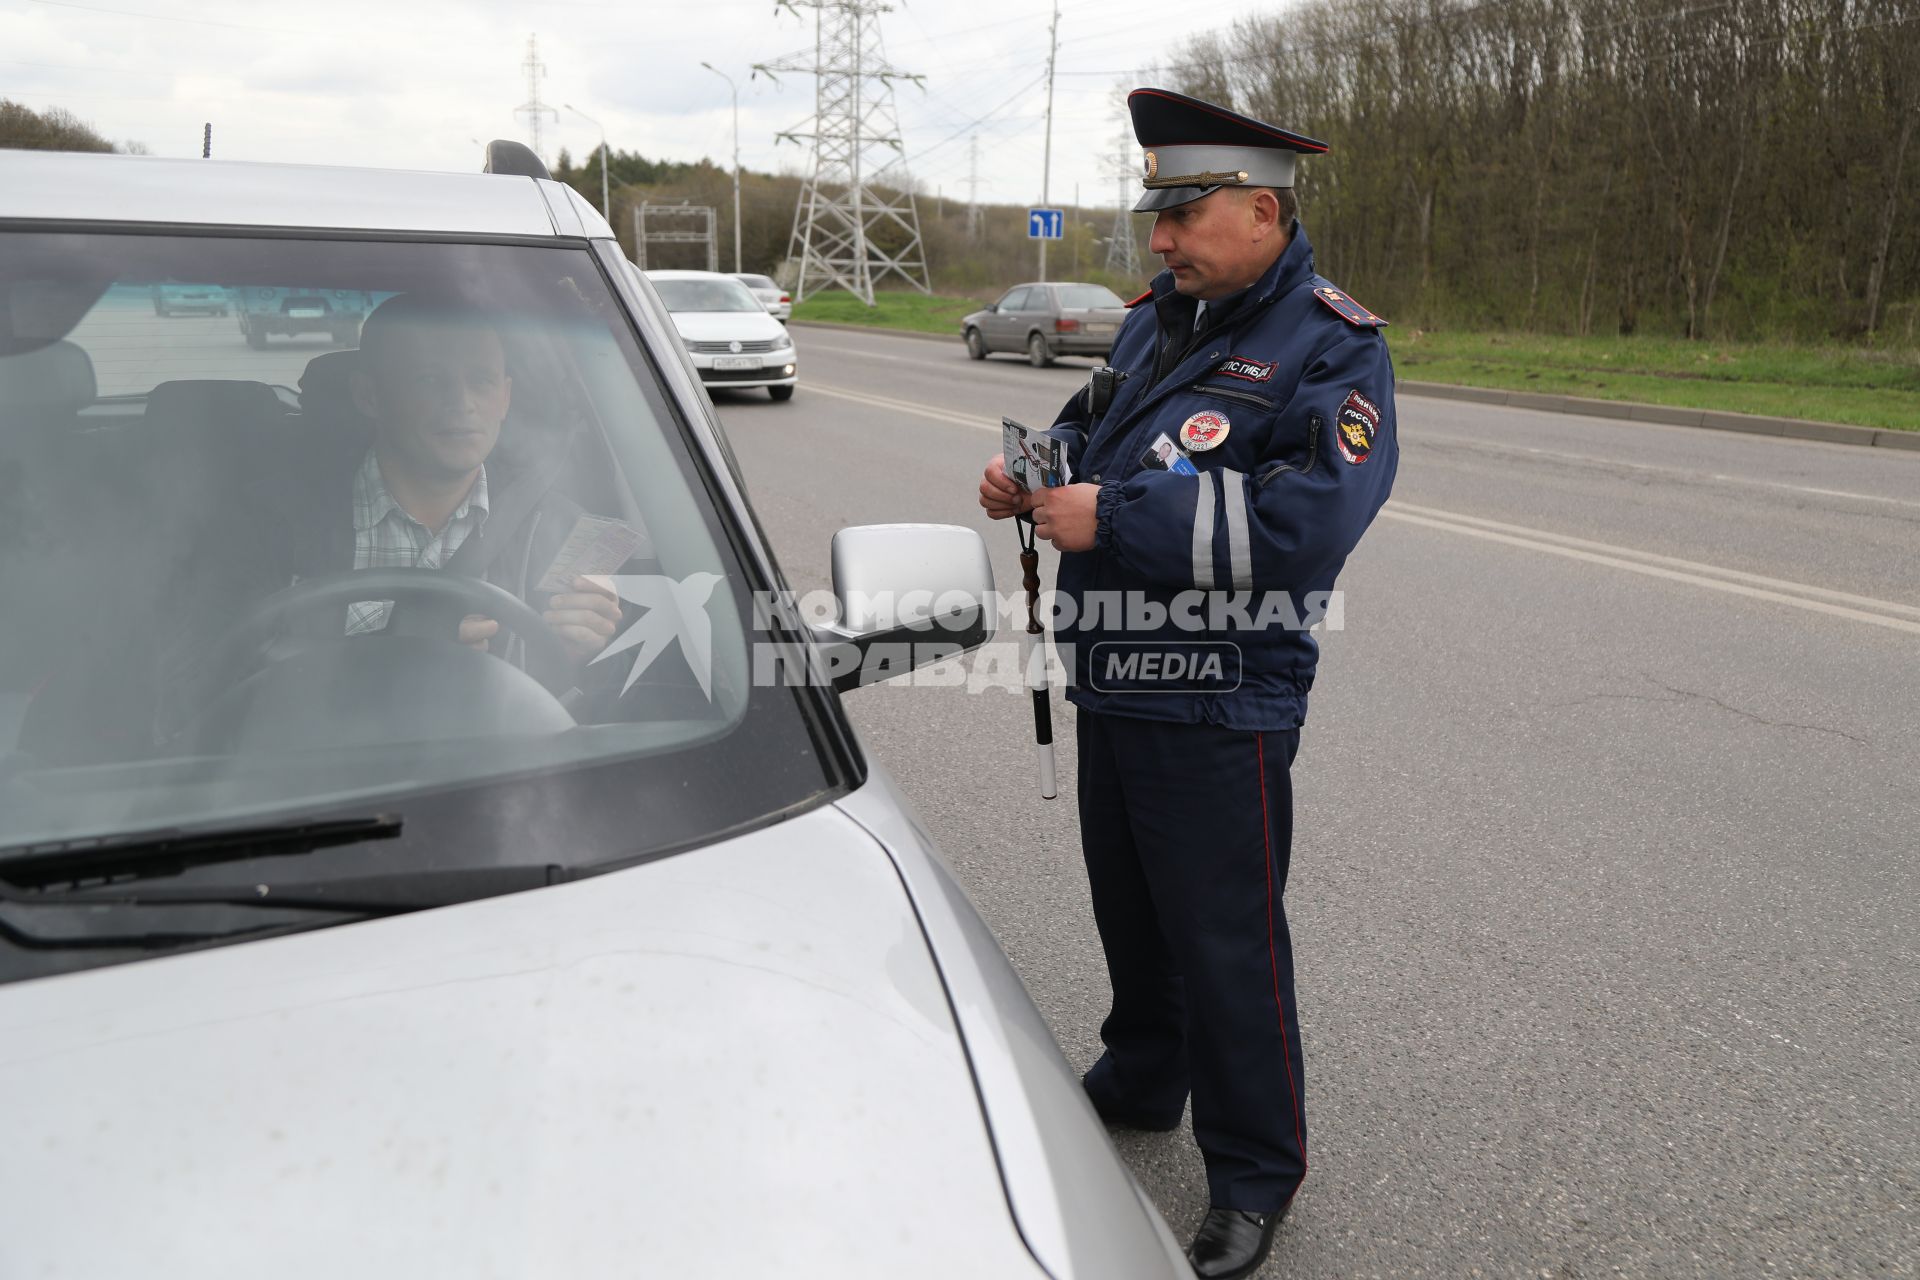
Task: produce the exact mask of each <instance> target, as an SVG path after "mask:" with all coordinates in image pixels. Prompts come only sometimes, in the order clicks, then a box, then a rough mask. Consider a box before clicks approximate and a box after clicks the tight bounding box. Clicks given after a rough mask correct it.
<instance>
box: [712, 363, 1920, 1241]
mask: <svg viewBox="0 0 1920 1280" xmlns="http://www.w3.org/2000/svg"><path fill="white" fill-rule="evenodd" d="M794 332H795V337H796V341H797V343H798V345H799V349H800V353H801V378H802V381H801V389H800V392H799V395H798V396H797V397H796V398H795V399H794V400H793V401H792V402H791V403H789V404H786V405H774V404H771V403H769V402H768V401H767V400H766V398H765V396H764V393H751V394H749V393H736V394H723V395H721V396H719V397H718V399H719V402H720V410H721V416H722V418H723V420H724V421H725V423H726V426H727V430H728V432H729V434H730V435H731V437H732V439H733V442H734V444H735V447H736V448H737V450H738V453H739V455H740V458H741V462H742V466H743V467H744V468H745V470H746V472H747V477H748V481H749V484H750V486H751V489H752V492H753V497H754V500H755V502H756V504H757V506H758V509H759V511H760V514H761V517H762V520H763V522H764V524H765V526H766V528H767V530H768V532H769V534H770V536H771V537H772V539H773V541H774V543H775V546H776V548H777V550H778V553H779V555H780V558H781V561H782V563H783V566H784V568H785V570H786V572H787V574H788V576H789V578H790V579H791V580H792V582H793V583H794V584H795V585H796V586H798V587H801V588H817V587H823V586H825V585H826V581H827V566H828V559H827V553H828V540H829V539H830V538H831V536H832V534H833V532H834V530H836V529H838V528H840V527H841V526H843V525H849V524H863V523H875V522H884V521H899V520H925V521H939V522H951V523H957V524H964V525H971V526H973V527H975V528H977V529H979V530H980V532H981V533H982V534H983V535H984V536H985V537H986V539H987V542H988V545H989V547H990V548H992V551H993V554H994V559H995V570H996V574H997V575H998V580H999V582H1000V583H1001V584H1002V585H1003V587H1005V588H1009V589H1017V585H1018V582H1019V574H1018V570H1017V566H1016V565H1015V562H1014V551H1015V540H1014V534H1013V530H1012V529H1011V528H1009V527H1008V526H1006V525H995V524H992V523H990V522H988V521H987V520H985V519H984V517H983V516H982V513H981V512H980V511H979V509H978V507H977V506H976V505H975V504H974V498H973V489H974V486H975V484H976V483H977V476H978V473H979V470H980V467H981V465H982V464H983V463H984V461H985V459H986V458H987V456H988V454H989V453H990V452H992V451H994V450H996V449H997V448H998V439H997V426H996V424H997V422H998V418H999V415H1000V414H1001V413H1010V414H1012V415H1014V416H1015V417H1018V418H1020V419H1022V420H1024V421H1027V422H1030V423H1035V424H1039V425H1044V424H1046V423H1048V422H1050V421H1051V420H1052V415H1053V413H1054V412H1055V410H1056V409H1057V408H1058V406H1059V405H1060V403H1061V402H1062V401H1064V400H1065V399H1066V397H1067V396H1068V395H1069V394H1071V393H1072V392H1073V391H1074V390H1076V389H1077V388H1078V387H1079V386H1080V385H1081V384H1082V383H1083V382H1084V380H1085V378H1086V376H1087V370H1088V369H1089V368H1090V367H1091V366H1092V364H1093V363H1094V362H1092V361H1088V360H1074V361H1063V362H1062V363H1061V364H1060V365H1058V366H1056V367H1054V368H1051V369H1044V370H1037V369H1032V368H1029V367H1027V366H1026V365H1025V364H1024V363H1019V362H1016V361H1015V360H1014V359H1012V358H996V359H992V360H989V361H988V362H986V363H985V364H984V365H983V364H974V363H971V362H969V361H968V360H967V359H966V358H965V355H964V353H963V352H962V350H961V348H960V346H959V343H958V341H957V340H956V341H955V342H954V343H953V344H951V345H938V344H934V343H928V342H921V341H914V340H909V339H901V338H893V337H885V336H879V335H865V334H857V333H848V332H841V331H831V330H820V329H808V328H796V329H795V331H794ZM1399 415H1400V430H1401V438H1402V449H1403V458H1402V465H1401V472H1400V478H1399V481H1398V486H1397V489H1396V492H1395V495H1394V499H1393V501H1392V503H1391V504H1390V505H1389V506H1388V508H1387V509H1386V511H1385V512H1384V513H1383V517H1382V518H1381V519H1380V520H1379V521H1378V522H1377V523H1376V524H1375V526H1374V528H1373V529H1372V530H1371V531H1370V532H1369V534H1368V535H1367V538H1366V540H1365V541H1364V542H1363V543H1362V545H1361V547H1360V549H1359V551H1358V553H1357V554H1356V555H1355V556H1354V557H1353V559H1352V561H1351V562H1350V564H1349V566H1348V568H1347V570H1346V572H1345V574H1344V575H1343V577H1342V579H1341V586H1342V587H1343V588H1344V589H1345V591H1346V616H1345V620H1346V627H1345V629H1344V630H1343V631H1340V632H1337V633H1334V634H1332V635H1330V636H1328V637H1327V639H1326V643H1325V653H1324V657H1323V661H1322V664H1321V668H1320V676H1319V682H1318V684H1317V685H1316V688H1315V692H1314V698H1313V707H1312V712H1311V716H1310V719H1309V723H1308V726H1307V730H1306V732H1305V734H1304V735H1303V740H1302V747H1301V754H1300V758H1299V762H1298V764H1297V765H1296V768H1295V786H1296V790H1297V796H1298V809H1297V815H1296V819H1297V825H1296V837H1295V844H1294V851H1293V866H1292V874H1291V879H1290V882H1289V885H1288V892H1287V900H1288V904H1289V909H1290V918H1291V920H1292V923H1293V929H1294V938H1295V945H1296V948H1297V962H1298V967H1299V998H1300V1006H1301V1021H1302V1027H1303V1038H1304V1040H1305V1047H1306V1058H1307V1082H1306V1088H1307V1094H1308V1118H1309V1122H1310V1127H1311V1131H1310V1135H1309V1146H1310V1160H1311V1164H1312V1172H1311V1174H1310V1175H1309V1177H1308V1179H1307V1182H1306V1186H1305V1189H1304V1190H1303V1192H1302V1194H1301V1196H1300V1198H1299V1200H1298V1201H1297V1202H1296V1203H1295V1206H1294V1211H1293V1213H1292V1215H1291V1217H1290V1218H1289V1219H1288V1221H1287V1222H1286V1224H1285V1225H1284V1227H1283V1229H1282V1231H1281V1234H1280V1237H1279V1242H1278V1244H1277V1246H1276V1250H1275V1254H1274V1257H1273V1260H1272V1261H1271V1262H1270V1263H1269V1264H1268V1266H1267V1267H1266V1269H1265V1270H1264V1271H1263V1272H1262V1273H1261V1274H1262V1275H1268V1276H1288V1277H1365V1276H1502V1277H1504V1276H1529V1277H1542V1278H1546V1277H1576V1276H1578V1277H1592V1276H1600V1275H1627V1276H1651V1277H1673V1276H1696V1275H1697V1276H1741V1277H1745V1276H1771V1275H1779V1276H1820V1275H1848V1276H1855V1275H1873V1276H1882V1275H1889V1276H1890V1275H1913V1274H1916V1266H1917V1265H1920V1225H1917V1224H1920V1212H1916V1207H1917V1206H1920V1124H1917V1123H1916V1116H1920V1104H1917V1102H1916V1097H1915V1094H1916V1079H1917V1078H1920V1068H1916V1044H1915V1040H1916V1032H1915V1026H1916V1022H1920V964H1916V940H1917V939H1920V931H1917V928H1916V926H1917V925H1920V908H1917V905H1916V904H1920V859H1916V856H1915V855H1916V847H1917V846H1920V835H1916V832H1920V722H1917V721H1920V717H1916V710H1920V454H1899V453H1892V452H1888V451H1882V450H1869V449H1862V448H1856V447H1846V446H1839V445H1824V444H1812V443H1799V442H1789V441H1780V440H1769V439H1766V438H1762V437H1745V436H1735V435H1728V434H1723V433H1717V432H1710V431H1699V430H1693V429H1687V428H1677V427H1671V428H1670V427H1658V426H1648V425H1631V424H1624V423H1620V422H1616V421H1601V420H1590V419H1583V418H1578V417H1569V416H1563V415H1549V414H1536V413H1532V412H1528V411H1522V410H1515V409H1506V408H1490V407H1478V406H1472V405H1466V404H1461V403H1456V402H1450V401H1438V400H1423V399H1417V398H1413V397H1404V398H1402V399H1401V400H1400V402H1399ZM1048 558H1049V560H1050V558H1051V557H1050V556H1049V557H1048ZM1043 572H1044V573H1045V575H1046V577H1047V580H1048V581H1051V580H1052V570H1051V567H1050V566H1043ZM1000 652H1001V656H1002V657H1004V655H1005V651H1004V650H1002V651H1000ZM996 661H997V660H996V658H995V656H994V654H993V653H991V652H990V653H987V654H985V655H983V656H981V657H980V658H979V659H978V660H977V661H976V663H975V665H974V669H973V677H972V682H973V684H974V685H975V686H976V687H975V688H973V689H969V687H967V686H964V685H962V686H957V687H956V686H948V687H926V686H914V685H909V684H906V683H904V682H895V683H894V684H890V685H884V686H879V687H875V688H871V689H866V690H861V691H859V692H857V693H855V694H852V695H850V697H849V706H850V708H851V710H852V714H853V717H854V719H855V720H856V721H857V722H858V724H859V726H860V728H861V731H862V733H863V734H864V736H865V739H866V741H867V743H868V745H869V747H870V748H871V750H872V752H873V754H874V756H876V757H877V758H878V759H879V760H880V761H881V762H883V763H884V764H885V765H886V767H887V768H888V769H890V770H891V771H892V772H893V773H894V774H895V775H896V776H897V777H898V778H899V779H900V780H901V782H902V783H903V785H904V786H905V788H906V790H907V791H908V793H909V794H910V795H911V797H912V799H913V801H914V803H915V805H916V806H917V808H918V809H919V811H920V813H921V815H922V816H923V817H924V819H925V820H926V822H927V823H928V825H929V826H930V828H931V830H932V832H933V833H934V835H935V836H936V838H937V839H938V840H939V841H940V843H941V845H942V847H943V848H944V850H945V852H946V854H947V855H948V857H949V858H950V860H951V861H952V862H953V864H954V866H955V867H956V869H957V871H958V872H959V874H960V876H961V878H962V880H963V882H964V883H965V885H966V887H967V889H968V891H969V892H970V893H971V894H972V896H973V899H974V901H975V902H976V903H977V904H978V905H979V907H980V909H981V911H982V913H983V914H984V915H985V917H986V919H987V922H988V923H989V924H990V925H991V926H992V927H993V930H994V932H995V933H996V934H997V935H998V937H999V938H1000V941H1001V943H1002V944H1003V945H1004V946H1005V947H1006V949H1007V951H1008V953H1009V954H1010V955H1011V956H1012V958H1013V961H1014V964H1015V965H1016V966H1017V967H1018V969H1019V971H1020V973H1021V975H1022V976H1023V977H1024V979H1025V981H1026V983H1027V986H1028V988H1029V989H1030V990H1031V991H1032V993H1033V997H1034V999H1035V1001H1036V1002H1037V1003H1038V1004H1039V1006H1040V1008H1041V1010H1042V1012H1043V1013H1044V1014H1045V1015H1046V1017H1047V1019H1048V1021H1049V1023H1050V1024H1051V1026H1052V1028H1053V1030H1054V1034H1055V1036H1056V1037H1057V1038H1058V1040H1059V1042H1060V1046H1061V1048H1062V1050H1063V1051H1064V1052H1065V1053H1066V1055H1067V1057H1068V1059H1069V1060H1070V1061H1071V1062H1072V1063H1073V1064H1074V1065H1075V1066H1076V1067H1084V1066H1085V1065H1087V1064H1088V1063H1090V1062H1091V1061H1092V1060H1093V1059H1094V1057H1095V1056H1096V1055H1097V1053H1098V1050H1099V1041H1098V1026H1099V1022H1100V1019H1101V1017H1102V1015H1103V1014H1104V1012H1105V1006H1106V999H1107V982H1106V974H1105V969H1104V967H1103V964H1102V961H1101V955H1100V948H1099V944H1098V941H1097V938H1096V936H1095V933H1094V927H1093V920H1092V917H1091V913H1090V911H1089V908H1088V905H1087V894H1086V882H1085V874H1084V871H1083V870H1082V867H1081V864H1080V859H1079V851H1078V834H1077V823H1076V820H1075V814H1074V808H1073V800H1072V788H1071V785H1070V781H1069V782H1068V785H1066V786H1065V787H1063V794H1062V796H1061V798H1060V799H1059V800H1057V801H1054V802H1051V803H1050V802H1046V801H1042V800H1040V799H1039V798H1038V797H1037V796H1036V794H1035V788H1034V785H1033V782H1032V771H1033V770H1032V760H1031V756H1032V750H1031V747H1030V745H1029V743H1030V740H1031V739H1030V734H1031V714H1030V708H1029V705H1028V703H1027V701H1026V699H1025V698H1024V697H1023V696H1017V695H1015V694H1014V693H1013V692H1011V691H1009V689H1008V688H1007V687H1006V686H1007V685H1008V684H1009V683H1010V681H1009V680H1008V679H1006V678H1004V675H1005V673H1004V672H1003V671H999V672H997V671H996V670H995V666H996ZM1056 714H1057V717H1058V719H1057V723H1058V724H1059V725H1060V726H1061V727H1062V728H1063V729H1066V728H1067V727H1068V726H1069V724H1070V721H1069V717H1070V715H1071V711H1070V709H1068V708H1066V707H1065V706H1064V704H1062V705H1061V707H1060V708H1059V710H1058V711H1057V713H1056ZM1065 737H1066V743H1065V750H1064V756H1063V760H1062V777H1063V779H1066V780H1070V779H1071V777H1072V775H1073V761H1072V741H1071V739H1072V735H1071V733H1070V732H1067V733H1066V735H1065ZM1116 1145H1117V1146H1118V1147H1119V1149H1120V1151H1121V1152H1122V1154H1123V1155H1124V1157H1125V1158H1126V1160H1127V1161H1128V1163H1129V1164H1130V1165H1131V1166H1132V1168H1133V1169H1134V1171H1135V1172H1136V1174H1137V1175H1138V1176H1139V1178H1140V1179H1141V1181H1142V1182H1143V1184H1144V1185H1145V1186H1146V1187H1147V1188H1148V1190H1149V1191H1150V1192H1151V1194H1152V1195H1153V1197H1154V1199H1155V1200H1156V1202H1157V1203H1158V1204H1159V1205H1160V1207H1161V1209H1162V1211H1163V1212H1164V1213H1165V1214H1166V1216H1167V1218H1168V1220H1169V1222H1170V1223H1171V1224H1172V1226H1173V1228H1174V1230H1175V1232H1176V1234H1180V1235H1182V1236H1184V1235H1185V1234H1186V1233H1187V1232H1189V1231H1190V1230H1191V1229H1192V1227H1193V1225H1194V1223H1195V1222H1196V1221H1197V1220H1198V1217H1199V1215H1200V1213H1201V1212H1202V1210H1203V1208H1204V1206H1205V1201H1206V1192H1205V1181H1204V1178H1203V1176H1202V1173H1201V1167H1200V1161H1199V1157H1198V1154H1197V1152H1196V1151H1195V1150H1194V1148H1193V1145H1192V1139H1191V1137H1190V1136H1189V1135H1188V1134H1187V1133H1185V1132H1184V1131H1183V1132H1179V1133H1174V1134H1169V1135H1156V1136H1139V1135H1116Z"/></svg>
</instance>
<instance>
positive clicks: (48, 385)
mask: <svg viewBox="0 0 1920 1280" xmlns="http://www.w3.org/2000/svg"><path fill="white" fill-rule="evenodd" d="M99 393H100V387H99V384H98V383H96V382H95V381H94V377H93V360H92V359H91V358H90V357H89V356H88V355H87V353H86V352H85V351H82V350H81V349H80V348H79V347H76V346H74V345H73V344H72V343H71V342H54V343H49V344H48V345H46V346H44V347H37V348H35V349H34V350H32V351H27V352H23V353H21V354H18V355H10V356H0V414H6V413H17V412H22V411H31V412H33V413H37V414H48V413H60V414H71V413H78V412H80V410H82V409H84V408H86V407H87V406H88V405H90V404H92V403H93V400H94V397H95V396H97V395H98V394H99Z"/></svg>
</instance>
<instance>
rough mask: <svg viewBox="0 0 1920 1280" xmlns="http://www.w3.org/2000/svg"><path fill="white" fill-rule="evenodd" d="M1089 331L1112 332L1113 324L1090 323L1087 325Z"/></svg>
mask: <svg viewBox="0 0 1920 1280" xmlns="http://www.w3.org/2000/svg"><path fill="white" fill-rule="evenodd" d="M1087 332H1088V333H1112V332H1113V326H1112V325H1110V324H1090V325H1088V326H1087Z"/></svg>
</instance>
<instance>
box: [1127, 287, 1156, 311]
mask: <svg viewBox="0 0 1920 1280" xmlns="http://www.w3.org/2000/svg"><path fill="white" fill-rule="evenodd" d="M1151 301H1153V290H1151V289H1149V290H1147V291H1146V292H1145V293H1143V294H1141V295H1140V296H1139V297H1137V298H1135V299H1134V300H1133V301H1132V302H1129V303H1128V304H1127V306H1129V307H1137V306H1139V305H1140V304H1141V303H1143V302H1151Z"/></svg>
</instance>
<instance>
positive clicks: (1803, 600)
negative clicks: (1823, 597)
mask: <svg viewBox="0 0 1920 1280" xmlns="http://www.w3.org/2000/svg"><path fill="white" fill-rule="evenodd" d="M1397 505H1399V504H1397V503H1389V504H1388V505H1387V506H1386V507H1384V508H1382V509H1381V512H1380V514H1381V515H1383V516H1386V517H1388V518H1389V519H1393V520H1399V521H1401V522H1402V523H1405V524H1417V525H1422V526H1424V527H1426V528H1429V529H1440V530H1443V531H1445V532H1447V533H1460V534H1465V535H1466V536H1467V537H1470V538H1482V539H1485V540H1486V541H1488V542H1500V543H1505V544H1506V545H1508V546H1512V547H1520V548H1522V549H1523V550H1527V551H1541V552H1545V553H1546V554H1548V555H1556V556H1565V557H1566V558H1567V559H1569V560H1582V561H1585V562H1586V563H1588V564H1599V565H1606V566H1607V567H1609V568H1613V569H1625V570H1627V571H1628V572H1629V573H1641V574H1645V575H1647V576H1648V577H1650V578H1665V579H1666V580H1668V581H1669V582H1682V583H1685V584H1687V585H1688V586H1694V587H1705V588H1707V589H1708V590H1710V591H1724V592H1726V593H1728V594H1729V595H1736V596H1746V597H1748V598H1750V599H1754V600H1765V601H1768V602H1770V603H1772V604H1784V605H1790V606H1792V607H1793V608H1796V609H1805V610H1807V611H1809V612H1811V613H1824V614H1828V615H1830V616H1832V617H1835V618H1847V619H1850V620H1851V621H1854V622H1868V623H1872V624H1873V625H1874V626H1877V627H1889V628H1891V629H1893V630H1895V631H1905V632H1907V633H1909V634H1911V635H1917V636H1920V622H1915V621H1910V620H1908V619H1906V618H1896V617H1893V616H1892V615H1890V614H1884V613H1870V612H1868V611H1867V610H1864V609H1851V608H1847V607H1846V606H1844V605H1837V604H1828V603H1826V602H1824V601H1820V600H1813V599H1809V598H1807V597H1806V596H1795V595H1788V594H1786V593H1785V592H1781V591H1769V590H1765V589H1763V588H1760V587H1750V586H1746V585H1744V584H1743V583H1739V582H1730V581H1728V580H1727V579H1725V578H1715V577H1708V576H1706V575H1704V574H1699V573H1687V572H1683V571H1681V570H1678V569H1666V568H1662V567H1660V566H1658V565H1654V564H1646V563H1643V562H1641V561H1638V560H1628V559H1624V558H1622V557H1620V556H1611V555H1602V554H1600V553H1598V552H1595V551H1584V550H1581V549H1579V548H1577V547H1571V546H1557V545H1555V544H1554V543H1552V542H1546V541H1542V540H1541V535H1540V534H1539V533H1537V532H1529V533H1528V534H1527V536H1524V537H1522V536H1518V535H1515V534H1508V533H1497V532H1495V531H1494V530H1492V529H1483V528H1476V527H1474V525H1470V524H1466V523H1460V522H1459V521H1460V520H1461V518H1460V517H1450V518H1448V519H1445V520H1436V519H1432V518H1429V517H1428V516H1424V515H1414V514H1412V512H1411V511H1408V510H1395V509H1394V508H1395V507H1396V506H1397ZM1416 509H1417V508H1416ZM1475 523H1476V524H1478V523H1492V522H1491V521H1487V522H1478V521H1476V522H1475ZM1506 527H1508V528H1517V527H1518V526H1512V525H1509V526H1506ZM1547 536H1548V537H1553V536H1556V535H1547ZM1569 541H1579V539H1570V540H1569ZM1587 545H1589V546H1592V545H1604V544H1593V543H1589V544H1587ZM1623 550H1624V548H1623ZM1632 554H1639V553H1632ZM1659 558H1661V559H1664V558H1665V557H1659ZM1679 563H1685V562H1684V561H1681V562H1679ZM1702 567H1704V568H1708V569H1713V566H1710V565H1708V566H1702ZM1713 571H1714V572H1719V573H1725V572H1729V571H1727V570H1713ZM1742 576H1747V577H1750V576H1753V575H1742ZM1762 581H1766V579H1762ZM1784 585H1788V586H1795V585H1796V584H1792V583H1788V584H1784ZM1800 589H1803V590H1809V591H1818V590H1819V588H1800ZM1829 594H1836V595H1837V594H1839V593H1838V592H1834V593H1829ZM1852 598H1854V599H1861V598H1862V597H1857V596H1856V597H1852ZM1875 603H1878V604H1880V605H1881V606H1882V607H1884V608H1889V609H1897V610H1901V611H1906V612H1912V610H1909V609H1908V607H1907V606H1906V605H1897V604H1892V603H1890V602H1875Z"/></svg>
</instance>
